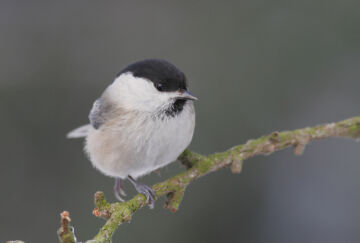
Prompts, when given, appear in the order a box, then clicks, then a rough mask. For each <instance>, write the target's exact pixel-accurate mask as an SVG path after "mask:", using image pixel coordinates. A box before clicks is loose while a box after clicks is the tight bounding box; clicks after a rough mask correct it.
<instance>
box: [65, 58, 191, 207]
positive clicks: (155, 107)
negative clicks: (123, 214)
mask: <svg viewBox="0 0 360 243" xmlns="http://www.w3.org/2000/svg"><path fill="white" fill-rule="evenodd" d="M196 100H197V98H196V97H195V96H194V95H193V94H191V93H190V92H189V90H188V80H187V78H186V76H185V74H184V73H183V72H182V71H180V70H179V69H178V68H177V67H175V66H174V65H173V64H171V63H170V62H168V61H166V60H163V59H145V60H140V61H137V62H134V63H132V64H130V65H128V66H126V67H125V68H123V69H122V71H120V72H119V73H118V74H117V75H116V77H115V79H114V81H113V82H112V83H111V84H110V85H109V86H108V87H107V88H106V89H105V90H104V91H103V93H102V94H101V96H100V97H99V98H98V99H97V100H96V101H95V102H94V104H93V106H92V109H91V111H90V114H89V121H90V124H86V125H83V126H81V127H78V128H76V129H74V130H72V131H71V132H69V133H68V134H67V138H85V146H84V150H85V152H86V154H87V156H88V158H89V160H90V161H91V163H92V165H93V166H94V167H95V168H96V169H97V170H99V171H100V172H102V173H103V174H104V175H106V176H110V177H113V178H115V184H114V195H115V197H116V198H117V199H118V200H119V201H121V202H123V201H124V199H123V198H122V196H126V193H125V191H124V189H123V181H124V180H129V181H130V182H131V183H132V184H133V185H134V187H135V189H136V190H137V192H138V193H141V194H144V195H145V197H146V202H147V204H148V205H149V207H150V208H154V202H155V199H156V194H155V192H154V191H153V190H152V189H151V187H149V186H147V185H145V184H142V183H141V182H138V180H137V179H138V178H139V177H142V176H144V175H147V174H149V173H151V172H153V171H155V170H158V169H160V168H162V167H164V166H166V165H168V164H169V163H171V162H173V161H176V159H177V158H178V156H179V155H180V154H181V153H182V152H183V151H184V150H185V149H186V148H187V147H188V146H189V144H190V142H191V140H192V137H193V134H194V129H195V108H194V101H196Z"/></svg>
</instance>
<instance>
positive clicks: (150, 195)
mask: <svg viewBox="0 0 360 243" xmlns="http://www.w3.org/2000/svg"><path fill="white" fill-rule="evenodd" d="M128 180H129V181H130V182H131V183H132V184H133V185H134V187H135V189H136V191H137V192H138V193H141V194H144V195H145V197H146V202H147V203H148V204H149V208H151V209H153V208H154V205H155V198H156V195H155V192H154V190H153V189H151V187H149V186H147V185H144V184H142V183H139V182H137V181H136V180H135V179H134V178H132V177H131V176H130V175H128Z"/></svg>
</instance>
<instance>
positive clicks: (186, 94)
mask: <svg viewBox="0 0 360 243" xmlns="http://www.w3.org/2000/svg"><path fill="white" fill-rule="evenodd" d="M178 98H181V99H186V100H198V98H196V97H195V96H194V95H192V94H191V93H190V92H189V91H187V90H185V91H184V92H183V93H181V94H180V95H179V96H178Z"/></svg>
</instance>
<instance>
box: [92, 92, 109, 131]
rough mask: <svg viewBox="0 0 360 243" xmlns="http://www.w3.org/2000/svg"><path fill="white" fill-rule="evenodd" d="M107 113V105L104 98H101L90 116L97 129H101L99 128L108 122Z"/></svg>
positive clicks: (96, 102)
mask: <svg viewBox="0 0 360 243" xmlns="http://www.w3.org/2000/svg"><path fill="white" fill-rule="evenodd" d="M107 111H108V106H107V105H106V104H105V102H104V100H103V98H99V99H97V100H96V101H95V102H94V105H93V107H92V109H91V111H90V114H89V120H90V123H91V125H92V126H93V127H94V128H95V129H99V127H101V125H102V124H104V122H105V121H106V113H107Z"/></svg>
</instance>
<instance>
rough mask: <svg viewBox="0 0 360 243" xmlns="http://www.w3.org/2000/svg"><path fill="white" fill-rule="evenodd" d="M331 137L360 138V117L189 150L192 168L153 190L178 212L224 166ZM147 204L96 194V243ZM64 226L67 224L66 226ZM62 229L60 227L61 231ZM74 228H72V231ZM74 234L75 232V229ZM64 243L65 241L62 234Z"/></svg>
mask: <svg viewBox="0 0 360 243" xmlns="http://www.w3.org/2000/svg"><path fill="white" fill-rule="evenodd" d="M328 137H344V138H353V139H359V138H360V116H357V117H353V118H350V119H347V120H344V121H340V122H337V123H329V124H324V125H319V126H315V127H307V128H303V129H297V130H293V131H284V132H273V133H271V134H270V135H267V136H263V137H260V138H258V139H253V140H249V141H248V142H247V143H245V144H243V145H238V146H235V147H233V148H231V149H229V150H226V151H224V152H221V153H214V154H211V155H208V156H203V155H200V154H197V153H194V152H191V151H189V150H186V151H184V153H183V154H182V155H181V156H180V157H179V160H180V161H181V162H182V163H183V164H185V165H186V167H187V168H188V169H187V170H186V171H184V172H182V173H180V174H178V175H176V176H173V177H171V178H169V179H167V180H165V181H164V182H161V183H158V184H155V185H154V186H153V187H152V189H153V190H154V191H155V193H156V196H157V198H159V197H162V196H165V195H166V196H167V201H166V203H165V208H169V209H170V210H171V211H173V212H175V211H177V210H178V208H179V205H180V202H181V200H182V198H183V196H184V192H185V189H186V187H187V186H188V185H189V184H190V183H191V182H192V181H194V180H196V179H198V178H200V177H202V176H204V175H206V174H208V173H210V172H213V171H217V170H219V169H221V168H224V167H227V166H230V167H231V170H232V172H234V173H240V172H241V168H242V164H243V161H244V160H245V159H248V158H251V157H254V156H256V155H268V154H271V153H273V152H275V151H278V150H281V149H285V148H287V147H292V148H293V151H294V154H295V155H301V154H302V153H303V151H304V149H305V147H306V145H307V144H308V143H310V142H311V141H313V140H318V139H324V138H328ZM145 204H146V198H145V196H144V195H142V194H138V195H136V196H135V197H134V198H133V199H131V200H129V201H126V202H124V203H120V202H116V203H112V204H109V203H108V202H107V201H106V200H105V196H104V194H103V193H102V192H97V193H96V194H95V206H96V208H95V209H94V211H93V214H94V215H95V216H98V217H102V218H105V219H106V220H107V221H106V223H105V225H104V226H103V227H102V228H101V229H100V231H99V233H98V234H97V235H96V236H95V237H94V239H93V240H90V241H87V242H88V243H90V242H92V243H95V242H111V237H112V235H113V234H114V232H115V231H116V229H117V228H118V226H119V225H121V224H122V223H124V222H129V221H130V220H131V216H132V215H133V214H134V213H135V212H136V211H137V210H139V209H140V208H142V207H143V206H144V205H145ZM62 228H63V227H62ZM59 231H60V230H59ZM69 232H70V233H71V232H72V231H68V233H69ZM72 234H73V232H72ZM59 239H60V242H71V241H64V240H63V239H62V238H61V237H60V236H59Z"/></svg>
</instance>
